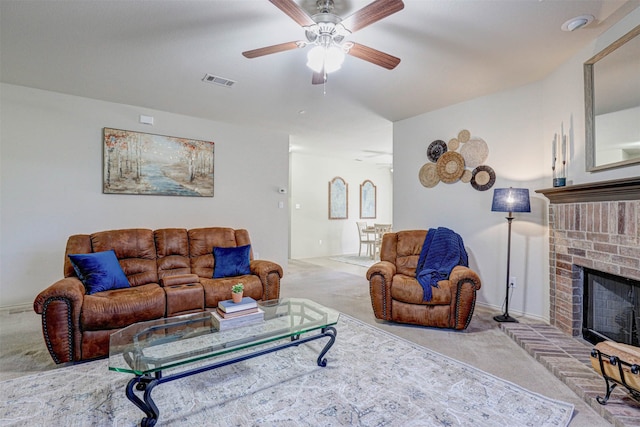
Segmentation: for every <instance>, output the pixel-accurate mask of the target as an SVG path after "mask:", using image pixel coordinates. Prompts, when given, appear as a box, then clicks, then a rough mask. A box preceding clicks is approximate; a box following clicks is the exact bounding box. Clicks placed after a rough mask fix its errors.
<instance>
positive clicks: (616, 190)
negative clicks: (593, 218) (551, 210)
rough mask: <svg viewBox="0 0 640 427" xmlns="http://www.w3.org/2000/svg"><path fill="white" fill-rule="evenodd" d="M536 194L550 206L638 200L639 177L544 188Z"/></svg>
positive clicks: (639, 190)
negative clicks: (550, 204)
mask: <svg viewBox="0 0 640 427" xmlns="http://www.w3.org/2000/svg"><path fill="white" fill-rule="evenodd" d="M536 193H541V194H543V195H544V196H545V197H546V198H548V199H549V201H550V203H552V204H553V203H582V202H606V201H615V200H640V177H634V178H624V179H614V180H611V181H599V182H590V183H588V184H578V185H569V186H566V187H554V188H545V189H542V190H536Z"/></svg>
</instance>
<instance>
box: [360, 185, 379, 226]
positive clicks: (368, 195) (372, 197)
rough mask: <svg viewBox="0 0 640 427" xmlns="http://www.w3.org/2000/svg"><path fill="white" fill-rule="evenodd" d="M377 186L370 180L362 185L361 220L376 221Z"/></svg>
mask: <svg viewBox="0 0 640 427" xmlns="http://www.w3.org/2000/svg"><path fill="white" fill-rule="evenodd" d="M376 190H377V189H376V186H375V185H373V182H371V181H370V180H368V179H367V180H365V181H364V182H363V183H362V184H360V218H361V219H374V218H375V217H376V195H377V194H376Z"/></svg>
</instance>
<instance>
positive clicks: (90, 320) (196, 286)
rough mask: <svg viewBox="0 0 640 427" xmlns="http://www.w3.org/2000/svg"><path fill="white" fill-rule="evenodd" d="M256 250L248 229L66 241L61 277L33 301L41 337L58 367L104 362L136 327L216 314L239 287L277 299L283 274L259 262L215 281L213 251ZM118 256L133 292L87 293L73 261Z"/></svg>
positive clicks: (115, 234)
mask: <svg viewBox="0 0 640 427" xmlns="http://www.w3.org/2000/svg"><path fill="white" fill-rule="evenodd" d="M249 244H251V241H250V239H249V233H248V232H247V231H246V230H235V229H232V228H223V227H210V228H199V229H192V230H186V229H180V228H171V229H160V230H155V231H153V230H147V229H126V230H110V231H103V232H98V233H93V234H91V235H87V234H81V235H74V236H71V237H69V239H68V241H67V247H66V251H65V262H64V278H63V279H61V280H58V281H57V282H55V283H54V284H52V285H51V286H49V287H48V288H47V289H45V290H43V291H42V292H41V293H40V294H39V295H38V296H37V297H36V299H35V301H34V303H33V306H34V310H35V311H36V313H38V314H40V315H42V332H43V335H44V339H45V343H46V344H47V348H48V349H49V353H50V354H51V357H52V358H53V360H54V361H55V362H56V363H64V362H75V361H80V360H87V359H94V358H98V357H104V356H106V355H107V354H108V352H109V336H110V334H111V333H113V332H115V331H117V330H118V329H121V328H123V327H125V326H128V325H131V324H133V323H136V322H141V321H146V320H153V319H159V318H162V317H171V316H175V315H181V314H186V313H192V312H198V311H203V310H205V309H207V308H208V309H213V308H215V307H217V305H218V302H219V301H221V300H225V299H230V298H231V286H232V285H234V284H236V283H238V282H242V283H243V284H244V295H245V296H249V297H252V298H254V299H256V300H269V299H277V298H279V296H280V278H282V275H283V272H282V267H280V266H279V265H278V264H276V263H273V262H271V261H265V260H254V259H253V252H250V255H249V257H250V270H251V274H246V275H242V276H235V277H223V278H216V279H214V278H213V271H214V263H215V259H214V257H213V247H214V246H215V247H224V248H229V247H239V246H244V245H249ZM111 249H113V250H114V251H115V255H116V258H117V259H118V262H119V264H120V266H121V267H122V270H123V271H124V273H125V275H126V276H127V279H128V281H129V284H130V287H128V288H123V289H114V290H107V291H102V292H96V293H93V294H87V292H86V289H85V286H84V285H83V283H82V282H81V281H80V279H78V277H77V275H76V272H75V270H74V268H73V265H72V264H71V262H70V261H69V257H68V255H69V254H88V253H92V252H103V251H108V250H111Z"/></svg>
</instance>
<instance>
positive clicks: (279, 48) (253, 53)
mask: <svg viewBox="0 0 640 427" xmlns="http://www.w3.org/2000/svg"><path fill="white" fill-rule="evenodd" d="M299 47H301V45H300V44H299V43H298V42H287V43H280V44H274V45H273V46H267V47H261V48H259V49H253V50H248V51H246V52H242V55H243V56H244V57H245V58H257V57H259V56H264V55H271V54H272V53H278V52H284V51H287V50H292V49H297V48H299Z"/></svg>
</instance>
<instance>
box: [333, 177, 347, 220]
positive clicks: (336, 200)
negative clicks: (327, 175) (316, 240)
mask: <svg viewBox="0 0 640 427" xmlns="http://www.w3.org/2000/svg"><path fill="white" fill-rule="evenodd" d="M348 195H349V184H347V183H346V182H345V181H344V179H342V178H340V177H339V176H336V177H335V178H333V179H332V180H331V181H329V219H347V217H348V216H349V197H348Z"/></svg>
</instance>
